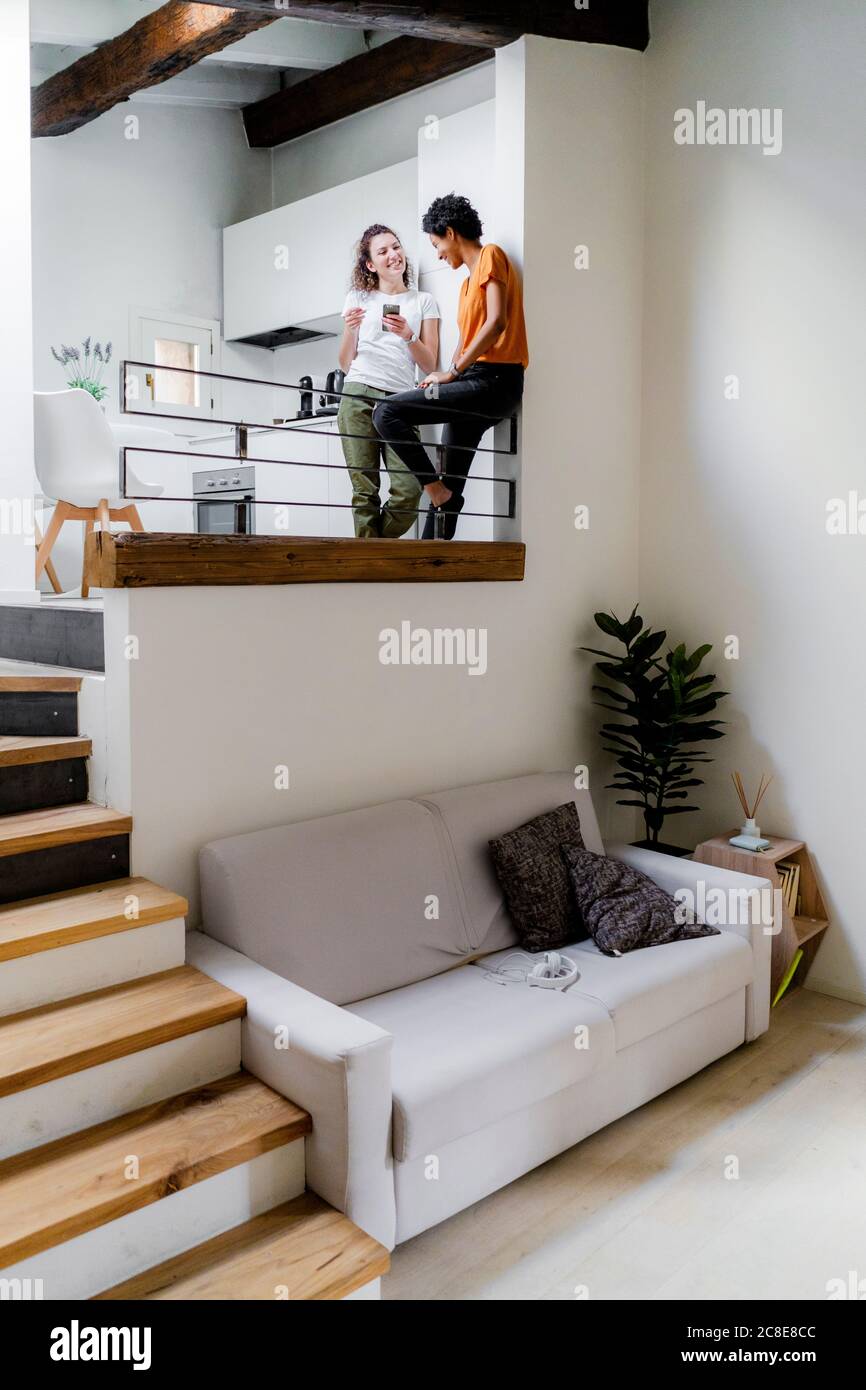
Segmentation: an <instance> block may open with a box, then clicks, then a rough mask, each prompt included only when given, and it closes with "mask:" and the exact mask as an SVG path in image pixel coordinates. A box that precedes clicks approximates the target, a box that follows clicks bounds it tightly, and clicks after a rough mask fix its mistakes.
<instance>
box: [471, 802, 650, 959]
mask: <svg viewBox="0 0 866 1390" xmlns="http://www.w3.org/2000/svg"><path fill="white" fill-rule="evenodd" d="M566 850H569V851H581V852H585V851H584V850H583V839H582V837H581V833H580V821H579V819H578V815H577V807H576V806H575V804H574V802H573V801H566V802H565V803H564V804H563V805H562V806H557V807H556V809H555V810H554V811H543V812H542V814H541V815H540V816H536V817H535V818H534V819H533V820H531V821H527V822H526V824H525V825H518V826H516V827H515V829H514V830H509V831H506V833H505V834H504V835H500V836H499V838H498V839H496V840H491V841H490V854H491V857H492V859H493V867H494V869H495V870H496V877H497V878H498V879H499V882H500V884H501V885H502V891H503V893H504V894H505V901H506V902H507V903H508V911H509V912H510V913H511V920H512V922H513V923H514V928H515V930H516V932H517V935H518V937H519V938H520V944H521V946H522V947H523V949H524V950H526V951H552V950H555V949H556V948H557V947H558V946H564V945H565V943H566V941H575V940H577V939H579V938H580V937H585V936H586V935H587V934H588V933H587V932H586V931H585V929H584V927H583V922H582V920H581V914H580V912H579V911H578V907H577V903H576V900H575V894H574V889H573V887H572V884H571V876H570V865H571V860H570V859H567V858H566V857H565V854H566ZM600 857H601V856H593V858H600ZM659 891H661V890H659Z"/></svg>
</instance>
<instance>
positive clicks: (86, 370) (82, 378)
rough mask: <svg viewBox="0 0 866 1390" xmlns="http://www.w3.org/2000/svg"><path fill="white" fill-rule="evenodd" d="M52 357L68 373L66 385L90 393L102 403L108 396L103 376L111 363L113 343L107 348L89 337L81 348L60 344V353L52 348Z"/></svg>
mask: <svg viewBox="0 0 866 1390" xmlns="http://www.w3.org/2000/svg"><path fill="white" fill-rule="evenodd" d="M51 355H52V356H53V357H54V359H55V361H57V362H59V363H60V365H61V367H63V368H64V370H65V371H66V384H67V386H70V387H76V386H77V387H79V388H80V389H81V390H82V391H89V392H90V394H91V396H93V397H94V399H95V400H97V401H101V400H103V399H104V398H105V397H106V396H107V395H108V387H107V386H104V385H103V382H102V374H103V372H104V371H105V368H106V367H107V366H108V364H109V362H110V361H111V343H106V344H105V347H103V346H102V344H101V343H94V342H92V340H91V339H90V338H89V337H87V338H85V339H84V342H83V343H82V344H81V347H80V348H77V347H67V346H66V344H65V343H61V344H60V351H59V352H58V351H57V349H56V348H54V347H52V349H51Z"/></svg>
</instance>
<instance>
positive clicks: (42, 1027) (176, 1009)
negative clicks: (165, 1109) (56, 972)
mask: <svg viewBox="0 0 866 1390" xmlns="http://www.w3.org/2000/svg"><path fill="white" fill-rule="evenodd" d="M245 1012H246V1000H245V999H244V997H243V995H240V994H236V993H235V992H234V990H231V989H227V988H226V987H225V985H221V984H219V983H218V982H217V981H216V980H212V979H211V978H210V976H209V975H203V974H202V973H201V971H199V970H196V969H194V967H193V966H191V965H178V966H175V968H174V969H172V970H163V971H160V972H159V974H157V975H146V976H145V977H144V978H143V979H139V980H128V981H125V982H124V983H122V984H119V985H109V986H108V987H107V988H106V989H99V990H94V991H93V992H92V993H90V994H77V995H75V996H74V997H73V998H72V999H64V1000H62V1001H61V1002H60V1003H59V1004H41V1005H39V1007H38V1008H35V1009H26V1010H25V1011H24V1012H23V1013H18V1014H9V1015H7V1017H5V1018H0V1096H7V1095H11V1094H12V1093H13V1092H14V1091H23V1090H27V1089H28V1087H30V1086H41V1085H42V1084H43V1083H44V1082H46V1081H53V1080H55V1079H56V1078H57V1077H59V1076H69V1075H71V1074H72V1073H73V1072H77V1071H83V1070H84V1069H85V1068H87V1067H95V1066H98V1065H99V1064H100V1063H102V1062H109V1061H111V1060H113V1059H114V1058H116V1057H126V1056H128V1055H129V1054H130V1053H133V1052H141V1051H142V1050H143V1049H144V1048H147V1047H155V1046H157V1045H158V1044H159V1043H164V1042H169V1041H171V1040H172V1039H173V1038H180V1037H185V1036H186V1035H188V1034H189V1033H197V1032H199V1031H201V1029H203V1028H213V1027H215V1026H216V1025H217V1024H220V1023H225V1022H227V1021H228V1020H230V1019H234V1018H242V1017H243V1015H244V1013H245Z"/></svg>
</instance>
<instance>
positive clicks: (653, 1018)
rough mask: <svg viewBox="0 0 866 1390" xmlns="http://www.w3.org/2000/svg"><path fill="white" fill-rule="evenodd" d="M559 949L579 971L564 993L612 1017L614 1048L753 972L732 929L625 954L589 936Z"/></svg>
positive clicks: (489, 960) (722, 994) (746, 980)
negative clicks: (608, 952) (607, 951)
mask: <svg viewBox="0 0 866 1390" xmlns="http://www.w3.org/2000/svg"><path fill="white" fill-rule="evenodd" d="M562 951H563V954H565V955H567V956H571V958H572V960H574V961H575V962H576V964H577V968H578V971H579V974H578V978H577V980H576V981H575V983H574V984H573V985H571V986H570V988H569V989H568V990H567V991H566V998H568V997H570V996H573V995H574V994H575V993H578V994H581V995H583V996H584V997H586V998H587V999H594V1000H595V1001H596V1002H597V1003H598V1004H601V1005H603V1006H604V1008H605V1009H606V1010H607V1012H608V1013H609V1015H610V1017H611V1018H612V1020H613V1026H614V1031H615V1036H616V1050H617V1052H621V1051H622V1050H623V1048H626V1047H630V1046H631V1045H632V1043H636V1042H640V1041H641V1039H642V1038H648V1037H650V1036H651V1034H653V1033H657V1032H658V1031H659V1030H660V1029H661V1028H667V1027H669V1025H670V1024H672V1023H678V1022H679V1021H680V1019H683V1018H687V1017H688V1016H689V1014H693V1013H697V1012H698V1010H699V1009H705V1008H707V1007H708V1006H709V1005H710V1004H715V1003H717V1002H718V1001H719V1000H721V999H726V998H727V996H728V995H729V994H733V993H734V992H735V991H736V990H738V989H743V988H744V987H745V986H746V985H748V984H751V983H752V978H753V973H754V972H753V958H752V950H751V947H750V946H749V945H748V943H747V942H746V941H744V940H743V938H742V937H740V936H737V935H735V933H734V932H725V931H723V932H720V933H719V935H718V936H707V937H702V938H701V939H700V940H698V941H671V942H668V944H667V945H665V946H654V947H653V949H652V950H651V951H631V952H629V953H628V954H627V955H624V956H605V955H602V953H601V951H599V949H598V947H597V946H596V944H595V942H594V941H578V942H575V943H574V944H573V945H570V946H564V947H563V948H562ZM508 954H509V953H508V952H507V951H498V952H496V953H495V954H494V955H492V956H486V957H485V959H484V961H483V964H485V965H493V966H495V965H496V964H498V962H499V961H501V960H504V959H505V957H506V956H507V955H508ZM743 1027H744V1030H745V1004H744V1009H743Z"/></svg>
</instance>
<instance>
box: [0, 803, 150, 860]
mask: <svg viewBox="0 0 866 1390" xmlns="http://www.w3.org/2000/svg"><path fill="white" fill-rule="evenodd" d="M131 829H132V817H131V816H127V815H125V814H124V813H123V812H121V811H112V810H111V808H110V807H108V806H96V805H95V804H94V803H93V802H92V801H78V802H75V803H74V804H73V805H71V806H52V807H50V808H49V809H47V810H43V811H21V812H18V813H17V814H16V815H13V816H0V856H2V855H7V854H29V853H30V851H31V850H37V849H53V848H54V847H55V846H57V845H70V844H76V843H80V842H81V841H83V840H100V839H103V838H104V837H105V836H107V835H127V834H129V832H130V830H131Z"/></svg>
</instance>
